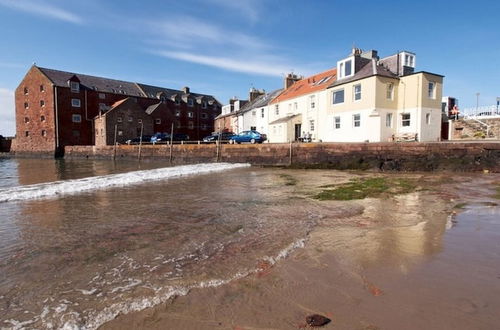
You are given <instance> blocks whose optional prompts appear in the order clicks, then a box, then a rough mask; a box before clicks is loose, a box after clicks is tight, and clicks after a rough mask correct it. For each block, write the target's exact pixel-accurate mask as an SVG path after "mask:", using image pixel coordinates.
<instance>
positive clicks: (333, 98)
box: [332, 88, 345, 105]
mask: <svg viewBox="0 0 500 330" xmlns="http://www.w3.org/2000/svg"><path fill="white" fill-rule="evenodd" d="M340 92H342V99H343V100H342V102H335V94H337V93H340ZM344 102H345V90H344V89H343V88H341V89H337V90H334V91H333V92H332V103H333V105H338V104H343V103H344Z"/></svg>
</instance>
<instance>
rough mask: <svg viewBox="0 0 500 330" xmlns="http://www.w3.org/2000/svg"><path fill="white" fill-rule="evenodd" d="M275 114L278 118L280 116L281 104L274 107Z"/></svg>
mask: <svg viewBox="0 0 500 330" xmlns="http://www.w3.org/2000/svg"><path fill="white" fill-rule="evenodd" d="M274 114H275V115H276V116H279V114H280V105H279V104H276V105H275V106H274Z"/></svg>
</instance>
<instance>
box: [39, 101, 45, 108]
mask: <svg viewBox="0 0 500 330" xmlns="http://www.w3.org/2000/svg"><path fill="white" fill-rule="evenodd" d="M40 106H41V107H42V108H43V107H44V106H45V101H44V100H41V101H40Z"/></svg>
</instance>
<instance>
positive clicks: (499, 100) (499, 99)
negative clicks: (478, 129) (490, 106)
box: [497, 97, 500, 115]
mask: <svg viewBox="0 0 500 330" xmlns="http://www.w3.org/2000/svg"><path fill="white" fill-rule="evenodd" d="M498 105H500V97H497V115H498Z"/></svg>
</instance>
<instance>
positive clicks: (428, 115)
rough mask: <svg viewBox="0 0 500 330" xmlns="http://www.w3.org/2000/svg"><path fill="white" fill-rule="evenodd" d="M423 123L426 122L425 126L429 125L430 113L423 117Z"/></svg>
mask: <svg viewBox="0 0 500 330" xmlns="http://www.w3.org/2000/svg"><path fill="white" fill-rule="evenodd" d="M425 122H426V124H427V125H430V124H431V114H430V113H427V114H426V115H425Z"/></svg>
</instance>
